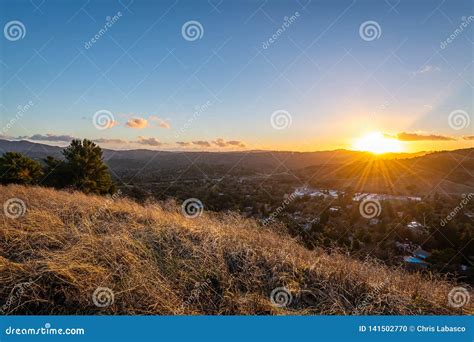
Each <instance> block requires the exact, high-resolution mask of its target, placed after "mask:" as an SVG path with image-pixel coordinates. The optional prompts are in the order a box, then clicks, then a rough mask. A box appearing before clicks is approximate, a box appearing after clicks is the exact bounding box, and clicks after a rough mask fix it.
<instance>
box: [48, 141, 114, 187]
mask: <svg viewBox="0 0 474 342" xmlns="http://www.w3.org/2000/svg"><path fill="white" fill-rule="evenodd" d="M63 155H64V158H65V165H64V168H63V166H60V168H61V169H60V172H62V173H64V176H65V180H66V181H67V183H68V184H69V185H71V186H72V187H73V188H75V189H78V190H81V191H83V192H85V193H95V194H107V193H113V192H114V190H115V187H114V184H113V182H112V178H111V177H110V174H109V171H108V168H107V166H106V165H105V164H104V162H103V159H102V149H101V148H100V147H99V146H97V145H96V144H94V143H93V142H92V141H90V140H87V139H84V140H83V141H81V140H76V139H75V140H73V141H71V144H70V145H69V146H68V147H66V148H65V149H64V150H63ZM50 163H51V165H52V166H54V164H56V163H57V162H56V161H54V160H52V159H51V160H50Z"/></svg>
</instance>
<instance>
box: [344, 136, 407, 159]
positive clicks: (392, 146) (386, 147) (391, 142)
mask: <svg viewBox="0 0 474 342" xmlns="http://www.w3.org/2000/svg"><path fill="white" fill-rule="evenodd" d="M352 149H354V150H357V151H367V152H372V153H375V154H382V153H389V152H403V145H402V143H401V142H400V141H399V140H397V139H394V138H390V137H387V136H386V135H384V134H382V133H381V132H373V133H369V134H367V135H365V136H363V137H361V138H359V139H357V140H356V141H355V142H354V144H353V145H352Z"/></svg>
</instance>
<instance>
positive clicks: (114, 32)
mask: <svg viewBox="0 0 474 342" xmlns="http://www.w3.org/2000/svg"><path fill="white" fill-rule="evenodd" d="M114 15H115V16H116V20H114V22H113V24H112V25H110V27H108V28H107V31H106V32H105V33H103V34H100V37H99V39H98V40H96V41H95V42H94V43H91V38H93V37H94V36H95V35H96V34H99V32H100V30H101V29H104V26H105V25H106V23H107V18H109V19H111V18H113V17H114ZM472 15H474V11H473V3H472V1H462V0H459V1H446V2H443V1H400V2H398V1H361V0H359V1H342V0H335V1H315V0H313V1H309V0H306V1H305V0H300V1H268V2H265V1H226V0H223V1H207V0H205V1H143V0H140V1H139V0H134V1H133V0H122V1H90V2H88V1H86V0H81V1H72V0H71V1H67V2H63V1H39V0H35V1H6V0H2V1H0V18H1V25H2V27H4V28H5V26H6V25H7V24H8V23H10V22H11V21H19V22H21V23H22V24H23V26H24V28H25V35H24V37H23V38H21V39H18V40H9V39H7V37H6V33H4V35H3V36H2V37H1V45H0V77H1V78H0V79H1V85H0V86H1V90H0V104H1V105H0V118H1V121H0V125H1V126H2V127H3V130H2V131H1V132H0V134H1V135H3V136H6V137H8V138H18V137H30V138H31V137H33V138H35V139H37V140H40V141H43V142H48V143H53V144H61V143H66V140H67V139H68V137H70V136H73V137H81V138H90V139H101V145H104V146H105V147H112V148H135V147H142V148H154V149H181V148H185V149H209V150H228V149H230V150H232V149H276V150H304V151H309V150H320V149H334V148H351V145H352V144H353V141H354V139H357V138H358V137H360V136H362V135H364V134H366V133H368V132H373V131H379V132H383V133H384V134H387V135H391V136H395V137H396V136H397V135H398V134H400V133H403V132H405V133H410V134H415V135H410V137H411V138H410V139H409V141H406V142H404V144H406V150H409V151H413V150H421V149H424V150H426V149H445V148H447V149H451V148H458V147H468V146H472V145H473V144H472V141H473V140H467V139H463V137H467V136H472V135H473V133H474V128H473V127H474V120H473V117H472V115H473V114H472V113H473V88H472V86H473V84H474V81H473V65H472V63H473V45H472V42H473V41H474V38H473V27H474V21H472V20H470V19H469V18H470V16H472ZM285 18H287V20H286V22H288V21H289V22H290V23H289V24H288V25H287V26H284V23H285ZM189 21H195V22H198V23H199V24H200V26H201V27H202V31H201V36H200V38H198V39H196V40H192V41H190V40H187V39H185V37H183V34H182V28H183V25H185V23H187V22H189ZM368 21H372V22H375V23H376V24H377V25H378V27H379V28H380V29H378V28H376V30H378V31H377V33H378V34H379V35H378V36H377V37H376V38H375V39H373V40H370V37H369V40H365V39H363V37H362V36H361V33H360V27H361V25H362V24H363V23H366V22H368ZM463 22H465V23H466V27H463V31H462V32H461V33H459V34H456V36H455V37H454V39H452V41H451V42H449V43H446V44H445V46H444V48H442V47H441V45H442V43H443V42H445V41H446V39H447V38H448V37H449V36H450V35H452V34H454V32H455V30H456V29H459V27H460V25H462V23H463ZM282 27H285V29H284V31H282V30H281V28H282ZM279 29H280V31H279ZM198 30H200V28H199V27H198ZM272 36H273V37H274V39H273V40H272V41H271V42H270V41H269V39H271V38H272ZM191 38H192V37H191ZM366 38H367V37H366ZM88 42H89V43H90V44H89V46H87V47H88V48H86V45H87V43H88ZM264 45H265V47H266V48H263V46H264ZM27 104H30V106H29V107H28V108H27V109H26V110H24V112H22V113H21V114H20V115H19V114H18V110H19V109H18V108H19V106H20V107H22V108H23V107H25V106H26V105H27ZM203 106H204V107H205V108H204V109H203V110H198V111H197V110H196V108H197V107H203ZM100 110H106V111H108V112H109V113H111V115H112V117H113V119H114V124H111V125H110V126H113V127H110V128H108V129H97V128H96V126H95V125H94V122H93V117H94V113H96V112H97V111H100ZM275 112H277V113H284V114H283V116H284V119H289V120H290V121H291V124H289V123H288V120H286V121H284V123H283V124H284V127H277V128H282V129H276V128H275V125H277V126H278V124H275V122H272V114H273V113H275ZM453 112H455V114H456V113H457V114H456V115H457V116H458V119H459V118H460V119H461V121H462V122H461V123H458V126H456V124H454V126H455V127H454V128H453V124H452V122H450V114H451V113H453ZM12 119H13V123H12ZM131 119H136V120H135V121H134V122H135V123H136V125H133V122H131V123H130V122H129V120H131ZM145 120H146V121H145ZM463 120H464V121H463ZM127 122H129V124H128V125H127ZM272 123H273V124H272ZM459 125H460V126H459ZM48 134H49V136H47V135H48ZM56 136H60V137H56ZM413 137H414V138H413ZM444 138H447V139H444ZM55 139H57V140H56V141H55ZM108 139H110V140H108ZM217 139H221V140H217ZM453 139H455V140H453ZM119 140H120V141H119ZM107 141H109V142H108V143H107ZM177 141H179V142H181V145H178V144H176V142H177ZM229 141H230V142H231V143H228V142H229ZM193 142H195V143H194V144H193ZM204 142H207V143H208V144H205V143H204ZM213 142H214V143H213Z"/></svg>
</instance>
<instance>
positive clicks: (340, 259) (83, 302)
mask: <svg viewBox="0 0 474 342" xmlns="http://www.w3.org/2000/svg"><path fill="white" fill-rule="evenodd" d="M10 198H20V199H22V200H23V201H24V202H25V203H26V205H27V212H26V214H25V215H23V216H21V217H20V218H16V219H12V218H8V217H6V216H5V215H4V214H3V212H2V213H1V215H0V305H2V304H3V303H5V302H7V301H8V305H4V306H3V309H4V313H6V314H159V315H180V314H225V315H234V314H244V315H247V314H342V315H348V314H401V315H410V314H469V313H473V312H474V310H473V305H472V302H471V303H469V304H467V305H464V306H463V307H461V308H457V309H456V308H452V307H450V306H449V305H448V293H449V291H450V290H451V289H452V288H453V286H455V285H454V284H450V283H449V282H447V281H444V280H440V279H428V278H427V277H426V276H421V275H418V274H409V273H406V272H404V271H403V270H393V269H388V268H387V267H384V266H383V265H379V264H376V263H375V262H373V261H366V262H361V261H356V260H352V259H351V258H349V257H347V256H344V255H341V254H338V253H332V254H331V255H328V254H326V253H324V252H322V251H309V250H307V249H305V248H304V247H302V246H301V245H300V244H298V243H297V242H296V241H294V240H292V239H291V238H289V237H288V236H286V235H284V233H279V232H277V231H275V230H271V228H262V227H261V226H260V225H259V224H257V223H256V222H254V221H252V220H248V219H243V218H241V217H239V216H237V215H217V214H214V215H208V214H206V213H204V215H202V216H201V217H199V218H195V219H188V218H185V217H184V216H183V215H182V213H181V211H180V208H179V207H177V206H173V205H171V204H170V205H164V206H159V205H158V204H149V205H146V206H142V205H139V204H137V203H135V202H132V201H130V200H127V199H116V200H110V199H109V200H107V199H106V198H104V197H99V196H87V195H84V194H81V193H68V192H63V191H55V190H52V189H46V188H40V187H23V186H15V185H10V186H6V187H0V204H3V203H4V202H5V201H6V200H8V199H10ZM24 282H29V284H28V285H27V286H25V287H23V288H22V290H21V291H18V284H22V283H24ZM15 286H17V287H15ZM97 287H107V288H110V289H111V290H112V291H113V293H114V302H113V304H111V305H109V306H107V307H103V308H101V307H97V306H96V305H94V303H93V300H92V297H93V293H94V291H95V290H96V289H97ZM277 287H286V288H287V289H288V290H290V291H291V295H292V301H291V303H290V304H289V305H288V306H286V307H281V308H280V307H276V306H274V305H272V303H271V301H270V293H271V292H272V290H273V289H274V288H277ZM9 298H10V299H9Z"/></svg>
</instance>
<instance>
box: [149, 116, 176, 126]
mask: <svg viewBox="0 0 474 342" xmlns="http://www.w3.org/2000/svg"><path fill="white" fill-rule="evenodd" d="M149 120H150V121H154V122H156V124H157V125H158V127H161V128H167V129H168V128H171V124H170V123H169V121H168V120H164V119H161V118H159V117H157V116H156V115H150V117H149Z"/></svg>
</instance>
